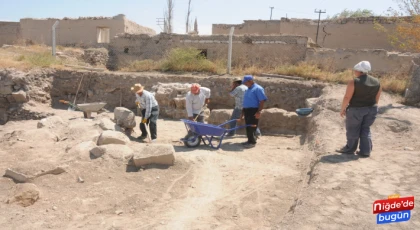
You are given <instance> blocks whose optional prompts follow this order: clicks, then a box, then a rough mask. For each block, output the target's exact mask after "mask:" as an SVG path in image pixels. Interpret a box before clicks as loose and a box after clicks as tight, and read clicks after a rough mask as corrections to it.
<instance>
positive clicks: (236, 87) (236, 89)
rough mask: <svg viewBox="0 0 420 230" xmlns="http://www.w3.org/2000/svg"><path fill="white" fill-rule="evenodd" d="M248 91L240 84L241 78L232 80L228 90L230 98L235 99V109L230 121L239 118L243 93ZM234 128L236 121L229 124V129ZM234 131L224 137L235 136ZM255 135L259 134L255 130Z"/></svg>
mask: <svg viewBox="0 0 420 230" xmlns="http://www.w3.org/2000/svg"><path fill="white" fill-rule="evenodd" d="M247 89H248V87H246V86H245V85H244V84H242V79H241V78H234V79H233V81H232V86H231V88H229V90H230V93H229V95H230V96H231V97H234V98H235V107H234V108H233V112H232V115H231V117H230V120H237V119H239V118H241V114H242V108H243V102H244V95H245V91H246V90H247ZM235 127H236V121H232V122H231V123H230V128H231V129H234V128H235ZM235 134H236V130H232V131H230V132H229V133H228V134H227V135H226V136H235ZM256 135H257V136H260V135H261V132H260V130H259V129H258V128H257V130H256Z"/></svg>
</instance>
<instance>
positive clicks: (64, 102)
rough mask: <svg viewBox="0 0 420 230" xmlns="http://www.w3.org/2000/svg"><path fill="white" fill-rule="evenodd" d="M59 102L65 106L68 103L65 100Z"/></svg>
mask: <svg viewBox="0 0 420 230" xmlns="http://www.w3.org/2000/svg"><path fill="white" fill-rule="evenodd" d="M59 102H60V103H63V104H66V105H67V104H68V103H69V102H68V101H65V100H59Z"/></svg>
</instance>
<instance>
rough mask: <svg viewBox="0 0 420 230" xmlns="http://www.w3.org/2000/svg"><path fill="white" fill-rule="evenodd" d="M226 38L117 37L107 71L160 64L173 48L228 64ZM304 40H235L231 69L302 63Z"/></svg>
mask: <svg viewBox="0 0 420 230" xmlns="http://www.w3.org/2000/svg"><path fill="white" fill-rule="evenodd" d="M228 40H229V38H228V36H226V35H219V36H213V35H212V36H191V35H176V34H160V35H158V36H153V37H151V36H147V35H130V34H124V35H119V36H117V37H116V38H114V39H112V41H111V44H110V45H109V50H110V63H109V65H108V67H109V68H110V69H118V68H120V67H122V66H124V65H126V64H127V63H129V62H131V61H134V60H145V59H152V60H159V59H161V58H163V57H164V55H165V54H166V53H167V52H168V51H169V50H171V49H173V48H176V47H194V48H197V49H200V50H204V51H206V53H207V58H208V59H210V60H227V56H228V54H227V52H228ZM307 43H308V38H307V37H301V36H235V37H234V38H233V51H232V63H233V65H266V66H274V65H278V64H279V63H284V62H288V63H296V62H298V61H301V60H304V58H305V53H306V47H307Z"/></svg>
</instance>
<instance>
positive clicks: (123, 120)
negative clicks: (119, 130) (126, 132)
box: [114, 107, 136, 129]
mask: <svg viewBox="0 0 420 230" xmlns="http://www.w3.org/2000/svg"><path fill="white" fill-rule="evenodd" d="M135 118H136V116H135V114H134V113H133V112H132V111H131V110H129V109H127V108H123V107H117V108H115V109H114V119H115V122H116V124H117V125H119V126H121V127H123V128H129V129H132V128H134V127H136V119H135Z"/></svg>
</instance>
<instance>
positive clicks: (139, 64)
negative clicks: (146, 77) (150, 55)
mask: <svg viewBox="0 0 420 230" xmlns="http://www.w3.org/2000/svg"><path fill="white" fill-rule="evenodd" d="M158 70H160V64H159V62H156V61H153V60H141V61H133V62H131V63H129V64H128V65H127V66H126V67H124V68H122V69H121V71H125V72H147V71H158Z"/></svg>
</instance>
